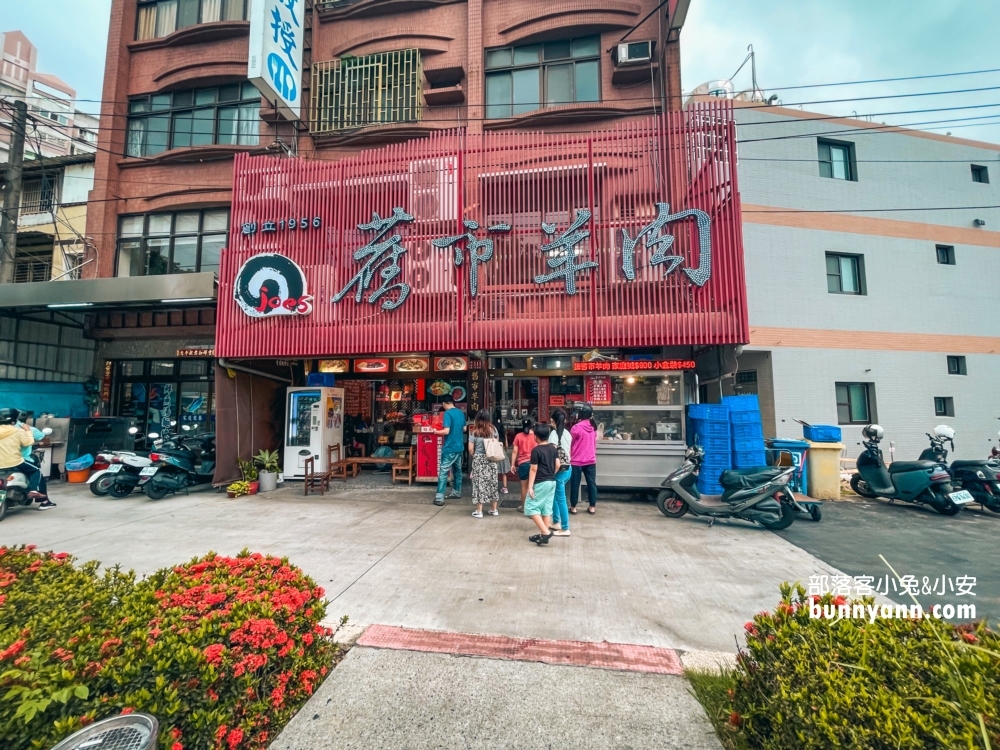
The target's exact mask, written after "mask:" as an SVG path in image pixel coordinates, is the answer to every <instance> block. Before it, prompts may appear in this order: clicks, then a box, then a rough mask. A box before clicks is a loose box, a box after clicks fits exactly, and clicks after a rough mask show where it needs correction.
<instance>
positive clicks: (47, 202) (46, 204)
mask: <svg viewBox="0 0 1000 750" xmlns="http://www.w3.org/2000/svg"><path fill="white" fill-rule="evenodd" d="M54 204H55V183H54V181H53V180H52V179H49V178H47V177H34V178H31V179H27V180H25V181H24V187H23V188H22V192H21V213H22V214H41V213H48V212H49V211H51V210H52V208H53V206H54Z"/></svg>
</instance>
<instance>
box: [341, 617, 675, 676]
mask: <svg viewBox="0 0 1000 750" xmlns="http://www.w3.org/2000/svg"><path fill="white" fill-rule="evenodd" d="M357 645H359V646H368V647H370V648H385V649H395V650H399V651H425V652H429V653H437V654H454V655H458V656H481V657H484V658H487V659H507V660H511V661H539V662H544V663H545V664H564V665H569V666H577V667H594V668H597V669H617V670H622V671H627V672H649V673H652V674H674V675H679V674H683V673H684V668H683V667H682V666H681V661H680V658H678V656H677V652H676V651H674V650H673V649H669V648H654V647H653V646H636V645H631V644H626V643H608V642H607V641H602V642H601V643H590V642H587V641H547V640H541V639H538V638H510V637H507V636H503V635H472V634H468V633H449V632H447V631H443V630H412V629H409V628H400V627H395V626H391V625H372V626H371V627H369V628H368V629H367V630H365V632H364V633H363V634H362V635H361V637H360V638H358V641H357Z"/></svg>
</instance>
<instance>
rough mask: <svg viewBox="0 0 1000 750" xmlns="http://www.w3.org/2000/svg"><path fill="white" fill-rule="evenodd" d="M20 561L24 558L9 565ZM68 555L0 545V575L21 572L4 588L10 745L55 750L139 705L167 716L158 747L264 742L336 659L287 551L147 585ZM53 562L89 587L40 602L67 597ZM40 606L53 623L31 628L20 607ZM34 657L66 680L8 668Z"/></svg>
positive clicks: (170, 574)
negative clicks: (43, 586) (76, 562)
mask: <svg viewBox="0 0 1000 750" xmlns="http://www.w3.org/2000/svg"><path fill="white" fill-rule="evenodd" d="M22 558H23V559H22ZM11 559H18V560H20V561H19V562H17V564H14V565H7V564H5V563H6V561H7V560H11ZM36 561H40V564H39V565H38V566H36V567H34V569H32V566H35V563H36ZM70 563H71V561H70V560H67V559H57V558H54V557H52V556H50V555H43V554H40V553H34V552H31V551H27V550H4V549H3V548H0V583H3V582H4V581H6V580H7V579H8V578H9V577H10V576H13V578H12V579H11V580H10V582H9V583H8V584H7V585H6V586H0V592H5V596H6V597H7V598H6V600H5V601H4V602H2V603H0V675H2V677H0V694H2V692H5V690H4V688H10V687H13V688H15V690H17V691H19V692H17V693H16V695H18V696H19V698H20V699H19V700H16V701H10V700H8V701H6V702H0V747H3V748H5V750H6V748H8V747H9V748H11V750H21V748H25V749H28V748H33V747H36V745H35V744H32V742H33V741H34V742H35V743H38V742H40V741H42V744H41V745H37V746H48V745H52V744H55V742H56V741H58V740H60V739H62V738H63V737H64V736H66V735H67V734H69V732H71V731H73V730H74V729H76V728H79V727H80V726H83V725H84V724H85V723H88V722H89V721H92V720H94V719H97V718H104V717H106V716H109V715H113V714H116V713H129V712H131V711H146V712H149V713H151V714H153V715H155V716H156V717H157V718H158V719H159V721H160V726H161V728H162V731H161V738H160V748H161V750H184V749H185V748H187V750H192V749H193V748H211V749H212V750H215V749H218V750H255V749H257V748H266V747H267V746H268V744H269V743H270V741H271V739H273V738H274V736H276V734H277V733H278V732H279V731H280V730H281V728H282V727H283V726H284V725H285V723H287V721H288V720H289V719H290V718H291V717H292V715H294V713H295V711H296V710H297V709H298V707H299V706H301V705H302V703H303V702H305V700H306V699H307V698H308V697H309V696H310V695H311V694H312V692H313V690H314V689H315V687H316V685H317V683H318V681H319V680H320V679H322V677H323V676H325V675H326V674H327V672H328V670H329V669H330V667H331V666H332V665H333V663H334V659H335V657H336V656H337V653H338V648H337V646H336V644H334V643H333V641H332V638H331V635H332V634H331V632H330V630H329V629H327V628H324V627H322V626H321V625H320V624H319V623H320V621H321V620H322V619H323V617H324V615H325V612H326V604H325V602H324V601H323V600H322V597H323V595H324V592H323V590H322V589H321V588H318V587H317V586H316V585H315V583H314V582H313V581H312V580H311V579H310V578H308V577H307V576H305V575H304V574H303V573H302V572H301V571H300V570H299V569H298V568H295V567H293V566H291V565H290V564H289V563H288V561H287V560H286V559H278V558H274V557H266V556H263V555H260V554H249V553H246V552H244V553H242V554H241V555H240V556H239V557H236V558H228V557H219V556H216V555H214V554H210V555H208V556H207V557H205V558H202V559H196V560H193V561H191V562H190V563H188V564H187V565H181V566H178V567H176V568H173V569H169V570H162V571H159V572H157V573H155V574H154V575H152V576H151V577H150V578H148V579H146V580H142V581H139V582H135V580H134V577H133V576H132V575H131V574H128V575H123V574H120V573H118V572H117V571H111V572H109V573H107V574H105V576H104V577H103V578H100V577H98V576H97V574H96V564H88V565H87V566H84V567H83V568H79V569H78V568H73V567H72V565H71V564H70ZM53 566H60V568H61V574H62V575H63V576H64V577H65V578H66V579H71V580H72V582H73V584H74V585H75V587H76V589H77V590H78V591H79V592H81V593H79V594H76V593H74V592H69V591H67V593H66V594H65V595H60V596H56V597H55V598H49V599H48V600H47V602H48V603H47V605H46V604H40V603H39V602H38V599H37V598H38V597H40V596H51V595H52V594H55V593H56V592H54V591H51V592H43V591H41V590H39V587H38V585H37V584H38V580H37V578H38V576H39V575H43V574H45V573H46V571H47V570H49V569H50V568H51V567H53ZM25 571H28V572H27V574H25ZM29 579H34V582H32V581H31V580H29ZM65 588H66V589H69V586H65ZM25 591H28V592H29V596H27V597H25V596H24V592H25ZM15 594H16V596H15ZM14 607H17V609H14ZM37 610H41V611H44V612H46V613H47V615H48V619H45V618H42V619H43V622H36V621H37V620H38V619H39V617H38V616H36V617H35V618H34V619H32V620H31V621H30V623H28V627H25V623H27V621H26V620H24V619H22V618H21V617H19V616H18V615H19V614H20V613H21V612H22V611H23V612H27V611H37ZM50 621H51V622H50ZM45 622H49V625H48V626H47V627H46V626H45V625H44V623H45ZM55 623H62V624H61V625H59V626H56V624H55ZM22 641H24V643H22ZM37 647H41V648H42V650H41V651H37V650H33V649H37ZM24 654H31V658H32V659H37V660H38V664H39V665H44V666H45V668H46V669H49V670H55V671H54V672H53V674H54V675H56V676H61V682H60V681H53V679H54V678H50V679H49V680H48V681H46V680H44V679H42V678H41V677H31V676H30V675H28V674H27V673H26V672H25V669H23V668H22V669H20V670H17V669H15V670H13V671H15V672H18V674H15V675H14V677H10V676H9V675H10V673H9V672H6V673H5V671H4V670H9V669H10V668H11V667H12V666H14V664H15V662H13V661H12V660H20V659H21V658H23V655H24ZM34 664H35V662H32V669H34V666H33V665H34ZM21 673H23V674H21ZM5 680H6V681H5ZM50 683H51V685H50ZM67 689H68V693H67ZM8 695H10V693H8ZM64 699H65V700H64ZM45 700H47V701H48V702H47V703H46V704H45V706H44V707H43V706H40V705H36V704H37V703H38V702H39V701H45ZM24 706H27V708H24ZM33 709H34V710H33ZM29 714H30V715H29ZM18 733H20V737H18ZM9 738H10V739H12V741H13V744H7V741H8V739H9Z"/></svg>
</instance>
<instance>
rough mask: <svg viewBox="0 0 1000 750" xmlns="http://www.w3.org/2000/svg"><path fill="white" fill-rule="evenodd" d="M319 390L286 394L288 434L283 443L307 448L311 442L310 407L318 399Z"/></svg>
mask: <svg viewBox="0 0 1000 750" xmlns="http://www.w3.org/2000/svg"><path fill="white" fill-rule="evenodd" d="M320 397H321V395H320V392H319V391H293V392H292V393H290V394H289V396H288V434H287V435H286V436H285V445H286V446H287V447H289V448H308V447H309V446H310V444H311V442H312V407H313V404H315V403H316V402H317V401H319V400H320Z"/></svg>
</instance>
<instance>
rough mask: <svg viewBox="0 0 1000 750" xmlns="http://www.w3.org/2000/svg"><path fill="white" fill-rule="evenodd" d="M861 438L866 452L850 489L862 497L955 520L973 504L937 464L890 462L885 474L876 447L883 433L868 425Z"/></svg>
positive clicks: (931, 462) (945, 468)
mask: <svg viewBox="0 0 1000 750" xmlns="http://www.w3.org/2000/svg"><path fill="white" fill-rule="evenodd" d="M862 435H864V437H865V440H863V441H862V443H863V445H864V446H865V451H864V452H863V453H862V454H861V455H860V456H858V473H857V474H855V475H854V476H852V477H851V489H852V490H854V491H855V492H856V493H857V494H858V495H860V496H861V497H867V498H871V499H875V498H879V497H884V498H886V499H887V500H888V501H889V503H890V504H891V503H893V502H895V501H896V500H902V501H904V502H907V503H918V504H924V505H929V506H930V507H932V508H933V509H934V510H936V511H937V512H938V513H940V514H942V515H945V516H954V515H955V514H957V513H959V512H960V511H961V510H962V508H963V507H964V506H966V505H968V504H969V503H971V502H972V500H973V498H972V495H971V494H970V493H969V492H968V491H967V490H958V491H956V490H955V488H954V487H953V485H952V483H951V474H950V473H948V468H947V466H945V465H944V464H942V463H941V462H940V461H933V460H923V461H893V462H892V464H890V465H889V468H888V470H887V469H886V466H885V461H884V460H883V458H882V450H881V449H880V448H879V447H878V445H879V442H880V441H881V440H882V438H883V437H884V436H885V431H884V430H883V429H882V427H881V426H879V425H877V424H870V425H868V426H867V427H865V429H864V430H862Z"/></svg>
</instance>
